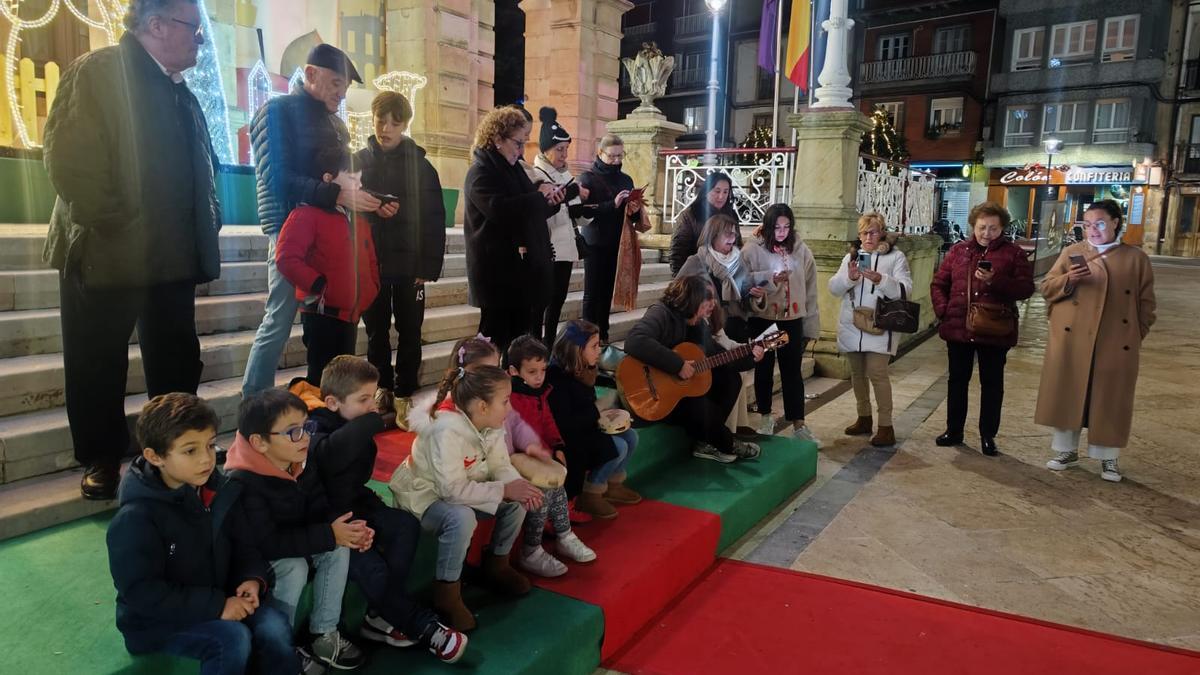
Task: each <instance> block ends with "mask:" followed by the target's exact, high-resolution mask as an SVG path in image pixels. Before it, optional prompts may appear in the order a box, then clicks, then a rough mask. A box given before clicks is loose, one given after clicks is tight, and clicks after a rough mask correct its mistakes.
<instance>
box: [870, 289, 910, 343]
mask: <svg viewBox="0 0 1200 675" xmlns="http://www.w3.org/2000/svg"><path fill="white" fill-rule="evenodd" d="M920 324H921V306H920V305H918V304H917V303H915V302H912V301H910V300H908V298H907V296H906V294H905V292H904V284H900V298H899V299H897V300H889V299H888V298H886V297H882V298H880V299H879V301H878V302H876V303H875V327H876V328H880V329H882V330H890V331H895V332H897V333H915V332H917V326H919V325H920Z"/></svg>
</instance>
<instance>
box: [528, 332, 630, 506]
mask: <svg viewBox="0 0 1200 675" xmlns="http://www.w3.org/2000/svg"><path fill="white" fill-rule="evenodd" d="M599 361H600V329H599V328H597V327H596V325H595V324H593V323H590V322H588V321H584V320H583V319H575V320H573V321H568V322H567V326H566V328H564V329H563V332H562V334H561V335H559V336H558V340H557V341H555V343H554V353H553V355H552V356H551V359H550V367H549V369H548V371H547V373H546V380H547V381H548V382H549V383H550V387H551V389H550V395H549V397H548V400H549V403H550V410H551V412H552V413H553V414H554V422H555V424H556V425H558V429H559V431H561V432H562V437H563V440H564V441H565V442H566V446H565V454H566V459H567V494H568V495H571V494H573V493H574V491H576V490H581V492H580V493H579V497H578V498H577V499H576V500H575V507H576V508H578V509H579V510H580V511H583V512H584V513H589V514H591V515H593V516H595V517H597V518H604V519H610V518H616V517H617V510H616V509H615V508H613V506H612V504H637V503H638V502H640V501H642V497H641V495H639V494H638V493H636V492H634V491H633V490H631V489H629V488H628V487H626V486H625V467H626V466H627V465H628V464H629V458H630V457H631V456H632V455H633V451H634V450H635V449H636V448H637V443H638V436H637V432H636V431H634V430H633V429H626V430H625V431H623V432H621V433H619V434H613V435H609V434H606V433H604V432H603V431H601V430H600V410H599V409H598V408H597V407H596V364H597V362H599ZM610 502H611V503H610Z"/></svg>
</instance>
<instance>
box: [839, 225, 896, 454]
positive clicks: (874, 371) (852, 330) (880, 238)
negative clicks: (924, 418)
mask: <svg viewBox="0 0 1200 675" xmlns="http://www.w3.org/2000/svg"><path fill="white" fill-rule="evenodd" d="M886 233H887V227H886V225H885V224H884V221H883V216H881V215H879V214H878V213H874V212H872V213H867V214H864V215H863V216H862V217H861V218H859V219H858V240H859V246H858V247H857V251H851V252H850V253H847V254H846V257H845V258H842V265H841V267H839V268H838V271H837V274H835V275H833V277H831V278H830V279H829V292H830V293H832V294H833V295H834V297H839V298H841V300H842V308H841V311H840V312H839V314H838V329H837V341H838V351H840V352H842V353H843V354H845V355H846V358H847V359H849V361H850V382H851V384H852V385H853V387H854V398H855V400H856V401H857V402H858V420H857V421H856V422H855V423H854V424H851V425H850V426H848V427H846V435H848V436H859V435H867V434H870V433H871V431H872V424H873V421H874V420H873V419H872V416H871V393H870V389H869V387H868V382H869V383H870V385H869V386H870V387H873V388H874V389H875V402H876V404H877V406H878V413H879V429H878V431H877V432H876V434H875V436H874V437H872V438H871V445H874V446H876V447H886V446H889V445H895V443H896V432H895V430H894V429H893V428H892V383H891V380H890V379H889V376H888V363H889V362H890V361H891V359H892V356H895V354H896V348H897V347H899V345H900V336H899V335H896V334H894V333H893V332H892V331H879V330H878V329H876V328H874V327H873V324H872V321H873V319H874V313H875V304H876V303H877V302H878V301H879V298H882V297H886V298H898V297H900V289H901V287H903V289H904V293H905V294H906V295H911V294H912V274H911V273H910V272H909V270H908V259H907V258H905V257H904V254H903V253H902V252H900V250H899V249H897V248H896V246H895V237H888V236H887V234H886ZM856 314H857V315H858V318H857V320H856V319H855V315H856Z"/></svg>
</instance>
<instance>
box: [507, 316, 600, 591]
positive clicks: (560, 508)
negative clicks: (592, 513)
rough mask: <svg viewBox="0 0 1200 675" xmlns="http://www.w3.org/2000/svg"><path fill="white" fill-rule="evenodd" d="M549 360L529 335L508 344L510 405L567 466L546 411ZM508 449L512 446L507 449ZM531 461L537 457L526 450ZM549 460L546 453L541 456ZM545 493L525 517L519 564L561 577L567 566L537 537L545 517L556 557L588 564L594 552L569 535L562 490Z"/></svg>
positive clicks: (545, 490)
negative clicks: (552, 534)
mask: <svg viewBox="0 0 1200 675" xmlns="http://www.w3.org/2000/svg"><path fill="white" fill-rule="evenodd" d="M549 360H550V351H549V350H548V349H546V345H544V344H542V341H541V340H539V339H537V338H536V337H534V336H532V335H522V336H521V337H519V338H517V339H515V340H513V341H512V344H510V345H509V346H508V374H509V375H511V376H512V387H513V393H512V407H513V411H514V412H516V413H517V414H519V415H520V416H521V419H523V420H525V422H526V423H528V424H529V425H530V426H532V427H533V430H534V431H535V432H537V434H538V437H539V438H540V439H541V441H542V442H541V446H542V447H550V448H555V450H554V459H557V460H558V461H559V462H560V463H562V464H564V465H565V464H566V461H567V460H566V456H565V455H564V453H563V451H562V445H563V440H562V435H561V434H559V432H558V426H557V425H556V424H555V423H554V414H553V413H551V412H550V403H549V401H548V397H549V396H550V390H551V387H550V385H548V384H546V362H547V361H549ZM510 451H511V448H510ZM526 454H529V455H530V456H532V457H538V456H540V454H539V453H534V452H527V453H526ZM544 458H545V459H551V457H549V453H547V455H546V456H545V457H544ZM542 492H543V494H544V495H545V500H544V504H543V505H542V508H540V509H538V510H536V511H530V512H529V514H528V515H526V516H525V532H524V535H523V539H524V542H525V546H524V547H523V548H522V550H521V557H520V558H519V564H520V565H521V567H522V568H523V569H524V570H525V571H527V572H529V573H531V574H536V575H538V576H543V577H557V576H562V575H563V574H566V572H567V566H566V565H564V564H562V562H561V561H559V560H558V559H557V558H555V557H554V556H552V555H550V554H549V553H547V552H546V550H545V549H544V548H542V537H543V535H544V534H545V529H546V528H545V525H546V519H547V517H549V518H550V520H551V524H552V526H553V528H554V533H555V536H556V537H557V541H556V543H555V549H556V550H557V551H558V554H559V555H561V556H563V557H565V558H567V559H568V560H572V561H574V562H581V563H583V562H591V561H593V560H595V559H596V553H595V551H593V550H592V549H590V548H588V547H587V546H586V545H585V544H584V543H583V542H582V541H580V540H579V537H577V536H575V533H574V532H572V531H571V519H570V517H569V515H568V513H567V490H566V488H564V487H562V486H559V487H552V488H543V489H542Z"/></svg>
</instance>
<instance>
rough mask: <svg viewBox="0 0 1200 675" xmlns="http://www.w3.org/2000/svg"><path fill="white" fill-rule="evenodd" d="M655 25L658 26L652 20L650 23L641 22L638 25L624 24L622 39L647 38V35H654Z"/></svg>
mask: <svg viewBox="0 0 1200 675" xmlns="http://www.w3.org/2000/svg"><path fill="white" fill-rule="evenodd" d="M657 26H658V24H656V23H654V22H653V21H651V22H650V23H643V24H641V25H638V26H626V27H625V37H624V39H626V40H641V39H644V38H648V37H650V36H652V35H654V30H655V28H656V27H657Z"/></svg>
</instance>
